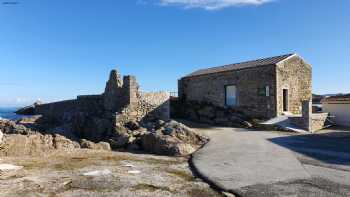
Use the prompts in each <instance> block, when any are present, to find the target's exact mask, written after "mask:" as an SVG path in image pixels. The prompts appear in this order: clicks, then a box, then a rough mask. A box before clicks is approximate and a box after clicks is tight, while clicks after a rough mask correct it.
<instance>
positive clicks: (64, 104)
mask: <svg viewBox="0 0 350 197" xmlns="http://www.w3.org/2000/svg"><path fill="white" fill-rule="evenodd" d="M76 110H77V100H66V101H59V102H54V103H47V104H40V105H36V106H35V109H34V113H35V114H41V115H45V117H46V118H48V119H50V120H51V121H54V122H64V121H69V120H70V119H71V116H72V114H73V113H74V112H75V111H76Z"/></svg>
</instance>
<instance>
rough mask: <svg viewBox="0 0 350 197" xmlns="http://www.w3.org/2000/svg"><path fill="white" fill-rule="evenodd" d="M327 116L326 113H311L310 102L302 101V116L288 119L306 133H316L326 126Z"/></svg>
mask: <svg viewBox="0 0 350 197" xmlns="http://www.w3.org/2000/svg"><path fill="white" fill-rule="evenodd" d="M328 115H329V114H328V113H312V103H311V101H303V102H302V116H295V117H290V120H291V121H292V123H293V124H294V125H296V126H298V127H300V128H302V129H304V130H306V131H309V132H316V131H318V130H321V129H323V128H324V127H325V126H326V122H327V118H328Z"/></svg>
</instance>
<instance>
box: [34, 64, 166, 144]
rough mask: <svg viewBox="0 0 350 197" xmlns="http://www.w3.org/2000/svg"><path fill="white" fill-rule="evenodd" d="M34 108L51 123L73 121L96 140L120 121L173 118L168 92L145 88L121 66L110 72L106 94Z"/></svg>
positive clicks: (83, 134)
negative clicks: (149, 90)
mask: <svg viewBox="0 0 350 197" xmlns="http://www.w3.org/2000/svg"><path fill="white" fill-rule="evenodd" d="M30 111H32V112H33V114H35V115H42V117H43V118H44V119H45V122H49V123H50V124H51V125H52V124H56V125H63V124H71V127H72V130H74V131H75V132H76V133H77V134H78V137H81V138H86V139H89V140H93V141H100V140H103V139H104V138H105V137H106V136H108V135H109V133H110V129H111V128H114V127H116V125H124V124H126V123H127V122H130V121H137V122H147V121H152V120H164V121H167V120H169V119H170V105H169V94H168V93H167V92H141V91H140V90H139V85H138V83H137V81H136V78H135V77H134V76H130V75H128V76H124V77H122V76H121V75H120V74H119V73H118V71H117V70H112V71H111V72H110V75H109V80H108V81H107V83H106V87H105V91H104V93H102V94H99V95H80V96H77V99H74V100H66V101H59V102H54V103H47V104H35V105H33V106H32V108H31V109H30Z"/></svg>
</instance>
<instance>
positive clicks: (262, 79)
mask: <svg viewBox="0 0 350 197" xmlns="http://www.w3.org/2000/svg"><path fill="white" fill-rule="evenodd" d="M311 75H312V68H311V66H310V65H309V64H308V63H306V62H305V61H304V60H303V59H302V58H301V57H300V56H298V55H296V54H288V55H282V56H276V57H271V58H264V59H259V60H254V61H248V62H242V63H238V64H231V65H225V66H221V67H214V68H209V69H202V70H199V71H195V72H194V73H191V74H190V75H187V76H185V77H183V78H181V79H180V80H179V81H178V88H179V90H178V91H179V100H180V101H181V102H184V103H188V102H197V103H202V104H203V103H208V104H210V105H214V106H216V107H221V108H224V109H233V110H232V111H239V112H242V113H243V114H245V115H247V116H249V117H252V118H262V119H267V118H273V117H276V116H280V115H282V114H284V113H292V114H301V108H302V107H301V103H302V101H303V100H310V99H311V96H312V93H311V77H312V76H311ZM227 86H235V88H236V105H235V106H228V105H227V104H226V101H225V99H226V91H225V89H226V87H227ZM283 92H285V95H284V93H283ZM286 92H287V94H288V95H286ZM284 105H285V106H284ZM284 108H287V109H284ZM213 113H214V114H215V111H214V112H213ZM213 118H215V117H213Z"/></svg>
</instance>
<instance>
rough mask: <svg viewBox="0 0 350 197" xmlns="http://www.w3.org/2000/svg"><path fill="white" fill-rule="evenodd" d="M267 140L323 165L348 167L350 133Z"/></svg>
mask: <svg viewBox="0 0 350 197" xmlns="http://www.w3.org/2000/svg"><path fill="white" fill-rule="evenodd" d="M269 140H270V141H271V142H273V143H275V144H278V145H280V146H283V147H286V148H288V149H290V150H292V151H294V152H297V153H300V154H303V155H305V156H308V157H311V158H313V159H317V160H320V161H323V162H325V163H329V164H338V165H350V132H327V133H321V134H306V135H293V136H283V137H276V138H272V139H269Z"/></svg>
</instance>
